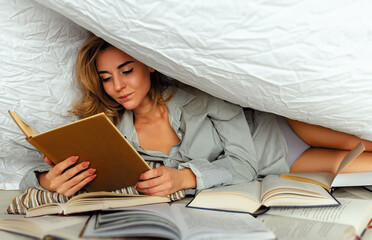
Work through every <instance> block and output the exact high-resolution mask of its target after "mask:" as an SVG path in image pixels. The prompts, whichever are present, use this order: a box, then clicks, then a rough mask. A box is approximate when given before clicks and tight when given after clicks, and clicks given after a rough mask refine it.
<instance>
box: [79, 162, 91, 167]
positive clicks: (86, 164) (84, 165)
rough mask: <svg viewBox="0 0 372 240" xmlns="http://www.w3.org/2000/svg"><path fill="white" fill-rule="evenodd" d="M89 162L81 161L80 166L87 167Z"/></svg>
mask: <svg viewBox="0 0 372 240" xmlns="http://www.w3.org/2000/svg"><path fill="white" fill-rule="evenodd" d="M89 163H90V162H83V163H82V164H81V166H82V167H83V168H87V167H88V166H89Z"/></svg>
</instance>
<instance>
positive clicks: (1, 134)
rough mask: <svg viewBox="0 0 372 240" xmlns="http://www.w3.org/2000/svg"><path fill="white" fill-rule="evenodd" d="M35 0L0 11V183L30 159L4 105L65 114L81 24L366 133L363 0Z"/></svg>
mask: <svg viewBox="0 0 372 240" xmlns="http://www.w3.org/2000/svg"><path fill="white" fill-rule="evenodd" d="M37 2H38V3H36V2H34V1H31V0H18V1H7V2H6V4H3V6H2V8H0V16H1V18H0V27H1V31H2V36H1V38H0V49H1V51H0V65H1V68H0V123H1V125H0V159H1V161H0V188H6V189H14V188H17V187H18V182H19V180H20V178H21V177H22V175H23V174H24V172H25V171H26V170H27V169H28V168H30V167H31V166H32V165H33V164H34V162H35V161H40V155H39V154H38V153H37V152H36V151H34V150H32V146H31V145H29V144H28V143H27V142H25V141H24V137H23V135H22V133H21V132H20V131H19V130H18V129H17V127H16V126H15V124H14V123H13V122H12V121H11V119H10V118H9V116H8V113H7V110H8V109H10V110H16V111H17V112H18V113H19V114H20V115H21V116H22V117H24V118H25V120H26V121H27V122H28V123H30V125H31V126H32V127H34V128H35V129H38V130H39V131H45V130H47V129H50V128H52V127H56V126H59V125H61V124H64V123H67V122H69V121H72V120H73V119H72V118H67V117H64V116H61V115H63V114H66V111H67V110H68V109H69V104H70V102H71V101H72V99H73V97H74V96H75V93H74V87H73V85H72V84H73V82H74V81H73V80H74V73H73V65H74V61H75V56H76V51H77V49H78V48H79V46H81V44H82V42H83V41H84V39H85V37H86V36H87V35H86V34H87V30H90V31H92V32H94V33H95V34H97V35H98V36H101V37H103V38H104V39H106V40H107V41H109V42H110V43H112V44H114V45H116V46H117V47H119V48H121V49H123V50H125V51H126V52H128V53H129V54H131V55H132V56H133V57H135V58H137V59H138V60H140V61H143V62H144V63H146V64H147V65H149V66H152V67H154V68H156V69H157V70H159V71H160V72H162V73H164V74H166V75H169V76H171V77H173V78H176V79H178V80H180V81H182V82H184V83H186V84H189V85H192V86H194V87H197V88H200V89H202V90H204V91H206V92H208V93H211V94H213V95H215V96H217V97H220V98H223V99H226V100H228V101H231V102H234V103H237V104H240V105H241V106H244V107H252V108H255V109H258V110H262V111H267V112H273V113H276V114H279V115H283V116H286V117H290V118H294V119H298V120H301V121H305V122H309V123H314V124H318V125H322V126H326V127H329V128H333V129H336V130H339V131H344V132H347V133H351V134H355V135H357V136H359V137H362V138H366V139H370V140H372V84H371V82H372V80H371V76H372V74H371V73H372V65H371V64H372V17H371V14H370V12H371V10H372V1H368V0H330V1H320V0H284V1H280V2H276V1H271V2H270V1H269V2H267V1H261V0H252V1H245V0H238V1H221V0H217V1H212V0H206V1H197V0H188V1H170V0H164V1H145V0H110V1H96V0H85V1H68V0H59V1H52V0H37ZM49 8H51V9H53V10H51V9H49ZM86 29H87V30H86Z"/></svg>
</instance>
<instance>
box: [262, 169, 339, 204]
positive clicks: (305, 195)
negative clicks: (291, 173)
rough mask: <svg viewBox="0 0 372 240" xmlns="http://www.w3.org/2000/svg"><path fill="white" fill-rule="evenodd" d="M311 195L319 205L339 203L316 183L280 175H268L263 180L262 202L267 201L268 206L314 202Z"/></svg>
mask: <svg viewBox="0 0 372 240" xmlns="http://www.w3.org/2000/svg"><path fill="white" fill-rule="evenodd" d="M280 195H281V197H280V198H279V196H280ZM301 195H302V196H301ZM283 196H284V198H283ZM310 197H315V199H316V202H315V203H318V204H319V205H320V204H335V203H337V202H336V201H335V200H334V199H333V198H332V197H331V196H330V195H329V193H328V192H327V191H326V190H325V189H324V188H322V187H320V186H318V185H316V184H312V183H305V182H299V181H294V180H289V179H284V178H281V177H280V176H278V175H269V176H266V177H265V178H264V180H263V181H262V203H267V206H268V205H270V206H281V205H282V206H285V205H294V206H295V205H299V206H301V205H304V204H308V203H311V202H314V201H313V200H312V199H311V198H310ZM276 199H277V200H276Z"/></svg>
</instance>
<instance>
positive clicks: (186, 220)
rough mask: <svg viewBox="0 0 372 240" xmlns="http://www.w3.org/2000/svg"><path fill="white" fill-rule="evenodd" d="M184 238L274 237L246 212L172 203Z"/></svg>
mask: <svg viewBox="0 0 372 240" xmlns="http://www.w3.org/2000/svg"><path fill="white" fill-rule="evenodd" d="M171 208H172V211H173V215H174V216H176V221H177V225H178V226H179V227H180V229H181V232H182V235H183V239H189V238H197V239H199V238H202V239H257V240H259V239H274V238H275V235H274V234H273V232H272V231H270V230H269V229H268V228H267V227H265V225H263V224H262V223H261V222H260V221H258V220H257V219H255V218H254V217H253V216H252V215H250V214H246V213H234V212H221V211H208V210H200V209H193V208H186V207H185V205H183V204H177V203H174V204H172V205H171Z"/></svg>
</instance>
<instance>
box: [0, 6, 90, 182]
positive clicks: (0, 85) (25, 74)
mask: <svg viewBox="0 0 372 240" xmlns="http://www.w3.org/2000/svg"><path fill="white" fill-rule="evenodd" d="M0 15H1V16H2V17H1V18H0V28H1V30H2V32H3V33H6V34H2V37H1V38H0V46H1V47H0V48H1V51H0V65H1V68H0V79H1V80H0V123H1V124H0V133H1V134H0V159H1V161H0V188H1V189H18V184H19V181H20V180H21V178H22V176H23V174H24V173H25V172H26V171H27V170H28V169H29V168H31V167H32V166H34V164H35V162H36V161H42V159H41V156H40V153H39V152H38V151H36V150H35V149H34V148H33V146H32V145H30V144H29V143H28V142H27V141H26V140H25V137H24V135H23V133H22V132H21V131H20V130H19V128H18V127H17V126H16V125H15V123H14V122H13V120H12V119H11V118H10V115H9V114H8V112H7V111H8V110H15V111H17V113H19V114H20V115H21V116H22V117H23V118H24V120H25V121H26V122H27V123H29V125H31V127H32V128H34V130H38V131H39V132H43V131H46V130H49V129H51V128H55V127H58V126H60V125H63V124H66V123H68V122H70V121H72V120H74V119H73V118H69V117H67V116H66V115H67V110H68V109H69V108H70V103H71V100H72V99H73V98H74V97H75V91H74V86H73V84H72V83H73V79H74V71H73V69H74V63H75V58H76V57H75V56H76V53H77V50H78V48H79V47H80V46H81V44H82V42H83V41H84V40H85V39H86V37H87V30H85V29H84V28H82V27H80V26H79V25H77V24H75V23H73V22H72V21H71V20H69V19H67V18H65V17H63V16H62V15H60V14H58V13H56V12H54V11H53V10H50V9H48V8H46V7H44V6H42V5H40V4H38V3H35V2H33V1H28V0H20V1H9V2H7V3H6V4H3V6H2V7H1V8H0Z"/></svg>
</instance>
